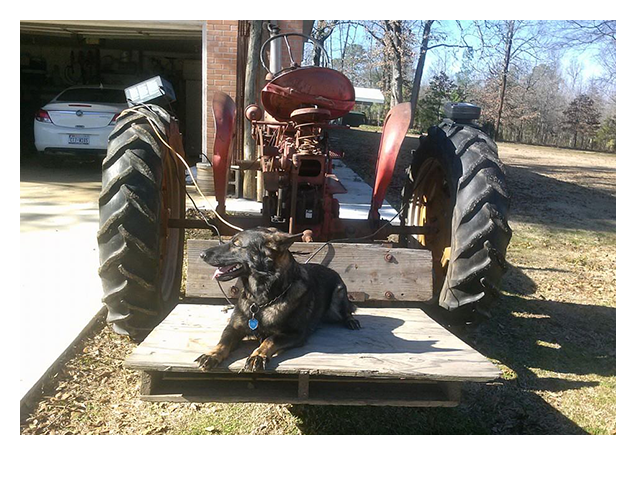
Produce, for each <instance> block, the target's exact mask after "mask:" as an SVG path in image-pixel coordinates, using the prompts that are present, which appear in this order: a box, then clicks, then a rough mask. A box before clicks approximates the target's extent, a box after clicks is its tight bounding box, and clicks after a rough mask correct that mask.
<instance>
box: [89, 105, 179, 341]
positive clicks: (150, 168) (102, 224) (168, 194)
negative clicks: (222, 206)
mask: <svg viewBox="0 0 636 478" xmlns="http://www.w3.org/2000/svg"><path fill="white" fill-rule="evenodd" d="M150 108H151V110H149V109H147V108H145V109H143V114H142V113H141V112H139V111H136V110H126V111H124V112H123V113H122V114H121V115H120V116H119V118H118V119H117V122H116V125H115V128H114V129H113V132H112V133H111V135H110V137H109V141H108V149H107V154H106V157H105V158H104V161H103V163H102V192H101V194H100V196H99V231H98V234H97V241H98V245H99V258H100V267H99V275H100V277H101V279H102V288H103V291H104V296H103V299H102V300H103V302H104V304H105V305H106V307H107V309H108V316H107V319H106V320H107V322H108V323H110V324H111V326H112V327H113V330H114V331H115V332H117V333H119V334H123V335H128V336H130V337H131V338H132V339H133V340H134V341H137V342H138V341H141V340H143V339H144V338H145V337H146V335H148V333H149V332H150V331H151V330H152V329H153V328H154V327H155V326H156V325H157V324H158V323H159V322H161V321H162V320H163V319H164V318H165V316H166V315H167V314H168V313H169V312H170V310H172V308H173V307H174V305H176V302H177V301H178V296H179V290H180V285H181V275H182V264H183V241H184V230H183V229H171V228H168V224H167V222H168V219H170V218H183V217H184V215H185V192H184V185H183V184H182V183H183V182H184V173H183V169H182V166H180V165H178V164H177V163H176V162H175V160H174V159H173V157H172V155H171V154H167V151H166V150H167V148H166V147H165V145H164V144H163V143H162V142H161V141H160V139H159V138H158V134H157V133H156V132H155V130H154V129H153V127H152V126H151V124H150V121H151V120H149V118H148V117H146V116H144V114H145V115H147V116H149V117H150V118H152V123H153V124H154V125H155V128H156V129H157V131H158V133H159V135H161V136H162V137H163V139H164V140H165V141H166V142H169V139H168V137H169V135H168V131H169V126H170V121H171V119H170V116H169V115H168V113H166V111H165V110H163V109H162V108H159V107H156V106H151V107H150Z"/></svg>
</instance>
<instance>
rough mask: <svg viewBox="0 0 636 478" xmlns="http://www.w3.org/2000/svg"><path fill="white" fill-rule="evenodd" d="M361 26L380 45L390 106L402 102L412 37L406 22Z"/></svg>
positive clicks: (395, 21)
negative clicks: (387, 80)
mask: <svg viewBox="0 0 636 478" xmlns="http://www.w3.org/2000/svg"><path fill="white" fill-rule="evenodd" d="M358 24H359V25H362V26H363V27H364V28H365V29H366V31H367V32H368V33H369V35H371V36H372V37H373V38H374V39H375V40H376V41H377V42H378V43H379V44H380V45H382V51H383V55H384V67H385V68H386V71H387V72H388V76H389V82H388V90H389V91H390V93H391V106H392V107H393V106H395V105H396V104H398V103H402V102H403V101H404V84H405V78H404V72H405V70H406V68H407V65H408V63H409V61H410V59H411V58H412V55H413V50H412V44H413V36H412V31H411V25H410V24H409V22H407V21H406V20H380V21H375V20H373V21H364V22H361V23H358Z"/></svg>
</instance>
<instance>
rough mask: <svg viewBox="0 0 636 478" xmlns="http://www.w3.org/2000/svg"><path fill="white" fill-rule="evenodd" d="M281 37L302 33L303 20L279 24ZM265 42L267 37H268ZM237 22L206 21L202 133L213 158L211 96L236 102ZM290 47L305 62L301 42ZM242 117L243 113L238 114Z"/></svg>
mask: <svg viewBox="0 0 636 478" xmlns="http://www.w3.org/2000/svg"><path fill="white" fill-rule="evenodd" d="M277 24H278V26H279V27H280V31H281V33H288V32H298V33H302V31H303V21H302V20H280V21H278V22H277ZM265 38H267V36H266V35H265ZM237 40H238V20H207V21H206V29H205V48H206V56H207V61H206V59H204V65H205V71H204V79H203V81H204V85H205V86H206V92H207V93H206V94H204V98H206V99H205V101H206V105H205V112H206V114H205V115H204V118H203V129H204V131H205V138H206V145H207V149H206V154H207V155H208V156H210V155H211V152H212V150H213V147H214V115H213V114H212V102H211V101H212V94H211V93H212V92H213V91H215V90H220V91H222V92H224V93H227V94H228V95H230V96H231V97H232V99H234V100H236V61H237ZM289 43H290V47H291V49H292V53H293V55H294V59H295V60H296V61H297V62H299V63H300V62H301V61H302V39H301V38H300V37H291V38H289ZM282 50H283V57H282V65H283V68H285V67H288V66H289V55H288V53H287V46H286V45H285V43H284V42H283V45H282ZM237 114H242V112H237Z"/></svg>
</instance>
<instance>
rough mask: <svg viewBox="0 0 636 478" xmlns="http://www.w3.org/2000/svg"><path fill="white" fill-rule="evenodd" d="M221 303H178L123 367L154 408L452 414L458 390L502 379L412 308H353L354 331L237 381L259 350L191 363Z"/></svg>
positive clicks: (327, 334) (318, 337)
mask: <svg viewBox="0 0 636 478" xmlns="http://www.w3.org/2000/svg"><path fill="white" fill-rule="evenodd" d="M229 316H230V312H227V311H225V308H224V307H223V306H220V305H208V304H180V305H178V306H177V307H176V308H175V309H174V310H173V312H172V313H171V314H170V315H169V316H168V317H167V318H166V319H165V320H164V322H162V323H161V324H160V325H159V326H158V327H157V328H156V329H155V330H154V331H153V332H152V333H151V334H150V335H149V336H148V337H147V338H146V340H145V341H144V342H143V343H142V344H141V345H140V346H139V347H138V348H137V349H136V350H135V351H134V352H133V354H132V355H131V356H129V357H128V358H127V359H126V362H125V365H126V366H127V367H130V368H133V369H136V370H140V371H142V372H143V378H142V390H141V394H142V398H143V399H145V400H152V401H188V402H209V401H214V402H269V403H306V404H331V405H334V404H337V405H396V406H417V407H430V406H447V407H448V406H455V405H457V404H458V403H459V400H460V395H461V385H462V383H463V382H488V381H492V380H494V379H496V378H498V377H499V376H500V371H499V369H498V368H497V367H495V366H494V365H493V364H492V363H491V362H490V361H489V360H488V359H486V358H485V357H483V356H482V355H480V354H479V353H478V352H477V351H475V350H473V349H472V348H471V347H469V346H468V345H467V344H465V343H464V342H462V341H461V340H459V339H458V338H457V337H455V336H454V335H453V334H451V333H450V332H448V331H447V330H446V329H444V328H443V327H441V326H440V325H438V324H437V323H436V322H435V321H434V320H432V319H431V318H430V317H428V316H427V315H426V314H425V313H424V312H423V311H422V310H420V309H418V308H360V309H359V310H358V312H357V314H356V316H357V318H358V319H359V320H360V323H361V324H362V329H361V330H355V331H354V330H348V329H346V328H344V327H339V326H324V327H323V328H321V329H319V330H318V331H316V332H315V333H314V334H313V335H312V336H311V337H310V339H309V340H308V342H307V344H306V345H304V346H303V347H299V348H296V349H292V350H289V351H287V352H284V353H282V354H281V355H280V356H278V357H274V358H273V359H272V361H271V362H270V363H268V365H267V370H266V371H265V372H259V373H247V372H244V373H240V371H241V369H242V367H243V364H244V362H245V359H246V358H247V356H248V355H249V354H250V352H251V351H252V350H253V349H254V348H256V347H257V343H256V342H255V341H247V340H246V341H244V343H243V344H242V345H241V346H240V347H239V348H238V349H237V350H236V351H234V353H233V354H232V355H231V356H230V357H229V359H228V360H227V361H226V362H225V363H223V364H222V365H221V366H220V367H219V368H218V369H216V370H215V371H214V372H213V373H208V372H202V371H200V370H199V369H198V368H197V365H196V363H195V362H194V360H195V359H196V358H197V357H198V356H199V355H200V354H201V353H203V352H205V351H207V350H209V349H210V348H211V347H212V346H214V345H215V344H216V343H217V342H218V339H219V337H220V335H221V331H222V330H223V328H224V327H225V325H226V323H227V320H228V319H229Z"/></svg>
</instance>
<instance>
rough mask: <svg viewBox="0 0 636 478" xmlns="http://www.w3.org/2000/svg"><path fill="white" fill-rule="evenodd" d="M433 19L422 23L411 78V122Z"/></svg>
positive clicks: (418, 94)
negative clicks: (417, 56) (419, 43)
mask: <svg viewBox="0 0 636 478" xmlns="http://www.w3.org/2000/svg"><path fill="white" fill-rule="evenodd" d="M434 21H435V20H426V23H425V24H424V33H423V34H422V44H421V46H420V56H419V58H418V59H417V66H416V67H415V77H414V78H413V91H412V92H411V124H410V125H409V126H413V120H414V119H415V110H416V108H417V100H418V99H419V96H420V83H422V74H423V72H424V63H425V62H426V52H427V51H428V40H429V37H430V35H431V26H432V25H433V22H434Z"/></svg>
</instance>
